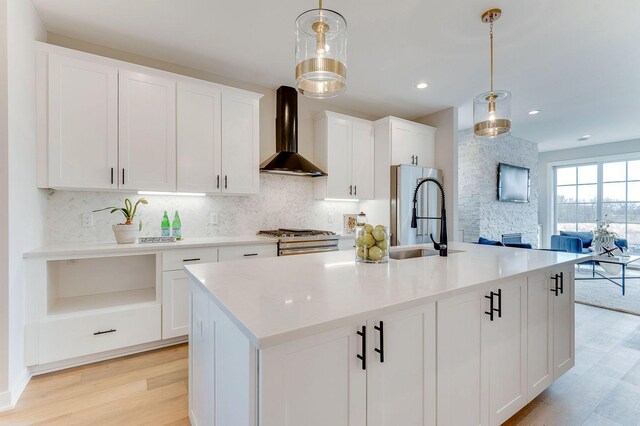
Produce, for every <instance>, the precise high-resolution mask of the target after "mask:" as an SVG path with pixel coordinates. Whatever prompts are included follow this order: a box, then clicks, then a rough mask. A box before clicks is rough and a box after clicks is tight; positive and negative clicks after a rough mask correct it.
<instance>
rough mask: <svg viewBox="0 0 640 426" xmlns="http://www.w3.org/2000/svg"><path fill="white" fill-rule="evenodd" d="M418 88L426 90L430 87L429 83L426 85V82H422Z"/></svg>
mask: <svg viewBox="0 0 640 426" xmlns="http://www.w3.org/2000/svg"><path fill="white" fill-rule="evenodd" d="M416 87H417V88H418V89H426V88H427V87H429V85H428V84H427V83H425V82H424V81H421V82H420V83H418V85H417V86H416Z"/></svg>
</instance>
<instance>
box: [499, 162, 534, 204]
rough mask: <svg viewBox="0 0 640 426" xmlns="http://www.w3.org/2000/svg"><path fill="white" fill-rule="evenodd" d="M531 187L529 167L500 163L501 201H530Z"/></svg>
mask: <svg viewBox="0 0 640 426" xmlns="http://www.w3.org/2000/svg"><path fill="white" fill-rule="evenodd" d="M530 188H531V185H530V170H529V169H527V168H525V167H518V166H513V165H511V164H505V163H500V164H499V165H498V200H499V201H508V202H512V203H528V202H529V194H530Z"/></svg>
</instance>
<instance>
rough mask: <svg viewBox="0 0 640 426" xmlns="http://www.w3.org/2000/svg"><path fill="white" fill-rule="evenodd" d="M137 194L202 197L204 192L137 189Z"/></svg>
mask: <svg viewBox="0 0 640 426" xmlns="http://www.w3.org/2000/svg"><path fill="white" fill-rule="evenodd" d="M138 194H139V195H179V196H187V197H189V196H191V197H204V196H205V195H207V194H205V193H204V192H163V191H138Z"/></svg>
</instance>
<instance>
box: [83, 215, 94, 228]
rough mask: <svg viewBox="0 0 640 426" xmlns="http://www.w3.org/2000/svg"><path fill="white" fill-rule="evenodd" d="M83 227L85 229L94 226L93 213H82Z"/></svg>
mask: <svg viewBox="0 0 640 426" xmlns="http://www.w3.org/2000/svg"><path fill="white" fill-rule="evenodd" d="M82 226H83V227H85V228H90V227H92V226H93V213H82Z"/></svg>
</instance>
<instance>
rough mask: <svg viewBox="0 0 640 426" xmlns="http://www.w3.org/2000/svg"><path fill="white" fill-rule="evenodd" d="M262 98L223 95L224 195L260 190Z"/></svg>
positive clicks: (222, 181) (230, 94) (222, 178)
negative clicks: (226, 193) (260, 110)
mask: <svg viewBox="0 0 640 426" xmlns="http://www.w3.org/2000/svg"><path fill="white" fill-rule="evenodd" d="M259 101H260V96H259V95H253V94H236V93H223V95H222V154H221V158H222V176H221V182H220V187H221V189H222V192H228V193H233V194H257V193H258V192H259V191H260V170H259V167H258V166H259V164H260V117H259V115H260V114H259Z"/></svg>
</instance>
